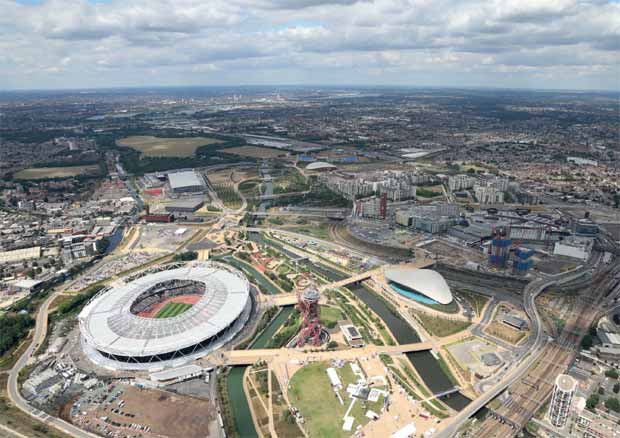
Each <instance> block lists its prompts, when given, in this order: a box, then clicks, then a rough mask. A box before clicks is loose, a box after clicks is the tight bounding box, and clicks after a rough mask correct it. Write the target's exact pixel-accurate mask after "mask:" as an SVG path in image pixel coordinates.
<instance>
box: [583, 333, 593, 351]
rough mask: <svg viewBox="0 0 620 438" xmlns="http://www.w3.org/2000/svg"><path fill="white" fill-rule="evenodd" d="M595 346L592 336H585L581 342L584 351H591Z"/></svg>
mask: <svg viewBox="0 0 620 438" xmlns="http://www.w3.org/2000/svg"><path fill="white" fill-rule="evenodd" d="M593 344H594V339H593V338H592V336H590V335H585V336H584V337H583V339H582V340H581V348H583V349H584V350H589V349H590V348H591V347H592V345H593Z"/></svg>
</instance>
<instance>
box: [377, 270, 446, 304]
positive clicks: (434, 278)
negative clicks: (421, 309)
mask: <svg viewBox="0 0 620 438" xmlns="http://www.w3.org/2000/svg"><path fill="white" fill-rule="evenodd" d="M384 275H385V279H386V280H387V281H388V283H389V284H390V286H391V287H392V289H393V290H394V291H395V292H397V293H398V294H399V295H402V296H404V297H406V298H409V299H412V300H415V301H418V302H421V303H424V304H450V303H451V302H452V299H453V297H452V292H451V291H450V286H448V283H447V282H446V280H445V279H444V278H443V277H442V276H441V274H440V273H439V272H437V271H433V270H431V269H412V268H406V267H404V268H401V267H395V268H387V269H385V271H384Z"/></svg>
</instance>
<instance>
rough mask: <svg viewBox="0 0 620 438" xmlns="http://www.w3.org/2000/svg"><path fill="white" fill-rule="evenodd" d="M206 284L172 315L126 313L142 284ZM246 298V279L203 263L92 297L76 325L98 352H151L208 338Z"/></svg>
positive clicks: (236, 314)
mask: <svg viewBox="0 0 620 438" xmlns="http://www.w3.org/2000/svg"><path fill="white" fill-rule="evenodd" d="M176 279H178V280H193V281H198V282H201V283H203V284H204V285H205V292H204V294H203V296H202V297H201V298H200V300H199V301H198V302H197V303H196V304H194V305H193V306H192V307H191V308H190V309H188V310H187V311H185V312H183V313H181V314H180V315H178V316H175V317H173V318H160V319H157V318H145V317H141V316H138V315H134V314H133V313H131V311H130V308H131V305H132V303H133V302H134V301H135V300H136V299H137V298H138V297H139V296H140V295H141V294H142V293H143V292H144V291H146V290H147V289H150V288H152V287H153V286H155V285H157V284H159V283H161V282H165V281H169V280H176ZM249 299H250V286H249V283H248V280H247V279H246V278H245V276H243V274H241V273H240V272H239V271H237V270H236V269H234V268H231V267H229V266H227V265H222V264H220V263H213V262H205V263H199V264H195V265H191V266H184V267H182V268H177V269H170V270H167V271H160V272H157V273H154V274H148V275H145V276H144V277H140V278H138V279H136V280H134V281H131V282H130V283H127V284H124V285H122V286H120V287H117V288H113V289H111V290H109V291H107V292H105V293H103V294H101V295H99V296H97V297H95V298H94V299H93V300H92V301H91V302H90V303H89V304H88V305H87V306H86V307H85V308H84V309H83V310H82V312H81V313H80V316H79V321H80V330H81V333H82V335H83V336H84V338H85V339H86V341H87V342H88V344H90V345H91V346H93V347H94V348H96V349H97V350H99V351H104V352H106V353H109V354H115V355H122V356H152V355H157V354H163V353H168V352H172V351H177V350H180V349H182V348H185V347H190V346H192V345H196V344H198V343H200V342H202V341H204V340H206V339H209V338H211V337H213V336H214V335H216V334H217V333H219V332H220V331H222V330H224V329H225V328H227V327H228V326H230V325H231V324H232V323H233V322H234V321H235V320H236V319H237V318H238V317H239V315H240V314H241V313H242V312H243V309H244V308H245V306H246V304H247V303H248V300H249Z"/></svg>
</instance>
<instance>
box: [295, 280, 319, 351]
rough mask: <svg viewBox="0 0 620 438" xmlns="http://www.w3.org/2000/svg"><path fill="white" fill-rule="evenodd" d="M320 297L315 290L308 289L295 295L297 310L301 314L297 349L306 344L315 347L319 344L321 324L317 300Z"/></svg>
mask: <svg viewBox="0 0 620 438" xmlns="http://www.w3.org/2000/svg"><path fill="white" fill-rule="evenodd" d="M320 297H321V295H320V294H319V291H318V290H316V289H315V288H312V287H309V288H307V289H306V290H304V291H303V292H300V293H298V294H297V308H298V309H299V311H300V312H301V318H302V320H301V329H300V330H299V336H297V347H303V346H304V345H306V342H308V343H309V344H310V345H312V346H314V347H317V346H319V345H320V344H321V323H320V321H319V299H320Z"/></svg>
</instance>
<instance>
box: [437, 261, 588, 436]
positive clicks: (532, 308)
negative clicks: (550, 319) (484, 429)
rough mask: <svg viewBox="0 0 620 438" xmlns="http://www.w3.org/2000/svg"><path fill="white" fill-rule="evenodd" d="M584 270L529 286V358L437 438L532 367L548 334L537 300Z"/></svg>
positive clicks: (526, 303)
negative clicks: (543, 327)
mask: <svg viewBox="0 0 620 438" xmlns="http://www.w3.org/2000/svg"><path fill="white" fill-rule="evenodd" d="M585 272H586V271H585V270H582V271H578V272H571V273H570V274H568V275H567V276H558V277H556V278H553V279H547V278H545V279H538V280H535V281H533V282H531V283H529V284H528V285H527V286H526V287H525V290H524V292H523V300H524V303H523V304H524V308H525V311H526V313H527V315H528V317H529V319H530V321H532V332H533V333H534V335H533V336H532V337H531V340H529V341H528V343H531V348H530V352H529V354H530V357H528V358H524V360H522V361H521V363H520V364H519V365H517V366H516V367H514V368H513V369H511V370H510V371H508V373H507V374H505V375H504V376H503V377H502V379H501V380H500V381H498V382H497V383H495V384H494V385H493V386H492V387H491V388H490V389H489V390H487V391H486V392H485V393H484V394H482V395H481V396H480V397H478V398H477V399H475V400H473V401H472V402H471V403H470V404H469V405H468V406H467V407H466V408H465V409H463V410H462V411H461V412H459V413H458V414H457V415H456V416H454V417H452V418H451V421H450V424H448V426H447V427H445V428H444V429H442V430H441V431H439V432H438V433H437V434H436V435H435V436H436V437H437V438H450V437H452V436H454V435H455V434H456V432H457V430H458V429H459V428H460V427H461V426H462V425H463V424H464V423H465V422H466V421H467V420H468V419H469V417H471V416H472V415H474V414H475V413H476V412H478V411H479V410H480V409H482V408H483V407H484V406H485V405H486V404H487V403H489V402H490V401H491V400H493V399H494V398H495V397H497V396H498V395H499V394H500V393H502V392H503V391H504V390H505V389H506V388H507V387H508V386H510V385H512V384H513V383H515V382H516V381H517V380H518V379H520V378H521V377H522V376H523V375H524V374H525V373H526V372H527V370H528V369H529V368H530V366H531V364H532V363H534V362H535V361H536V360H537V359H538V357H539V356H540V354H541V353H542V351H543V348H542V347H543V346H544V345H545V343H546V342H545V335H544V331H543V330H542V323H541V317H540V314H539V313H538V309H537V308H536V305H535V300H536V297H537V296H538V295H540V293H542V292H543V291H544V290H545V289H547V288H548V287H550V286H552V285H554V284H556V283H557V284H561V283H565V282H568V281H572V280H574V279H575V278H578V277H580V276H581V275H584V274H585Z"/></svg>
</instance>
